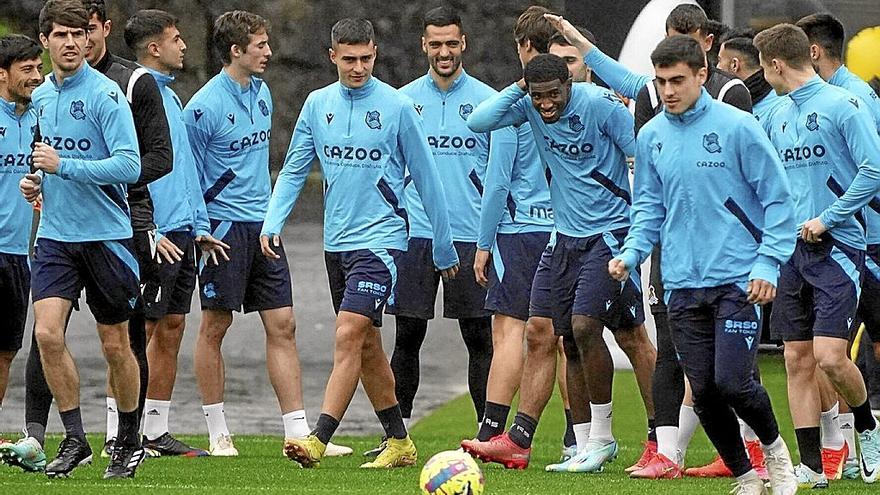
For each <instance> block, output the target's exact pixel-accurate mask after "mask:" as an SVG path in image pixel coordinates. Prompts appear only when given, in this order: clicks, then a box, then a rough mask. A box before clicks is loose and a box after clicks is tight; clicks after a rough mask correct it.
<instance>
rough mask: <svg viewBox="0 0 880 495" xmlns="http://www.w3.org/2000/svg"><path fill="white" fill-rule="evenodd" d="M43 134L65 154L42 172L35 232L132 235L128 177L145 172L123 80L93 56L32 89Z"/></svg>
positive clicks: (74, 238) (79, 236) (63, 237)
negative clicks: (99, 67)
mask: <svg viewBox="0 0 880 495" xmlns="http://www.w3.org/2000/svg"><path fill="white" fill-rule="evenodd" d="M32 101H33V105H34V108H35V109H36V110H37V115H38V119H39V125H40V133H41V134H42V136H43V142H44V143H46V144H48V145H49V146H52V147H53V148H55V150H56V151H57V152H58V156H59V157H60V158H61V161H60V165H59V167H58V171H57V173H55V174H45V177H44V179H43V187H42V190H43V209H42V215H41V218H40V227H39V229H38V230H37V238H38V239H40V238H45V239H52V240H55V241H63V242H86V241H104V240H116V239H128V238H130V237H131V236H132V229H131V217H130V216H129V215H130V214H129V209H128V201H127V200H126V185H127V184H131V183H134V182H135V181H137V180H138V177H139V176H140V171H141V166H140V156H139V154H138V141H137V133H136V132H135V127H134V120H133V118H132V116H131V108H129V106H128V101H126V99H125V95H124V94H122V92H121V91H120V89H119V86H118V85H117V84H116V83H115V82H113V81H112V80H110V79H108V78H107V77H105V76H104V75H102V74H101V73H99V72H98V71H96V70H95V69H92V68H91V67H89V66H88V64H85V63H84V64H83V66H82V67H81V68H80V69H79V70H78V71H77V72H76V73H75V74H73V75H71V76H68V77H66V78H64V80H63V82H62V83H61V84H58V82H57V80H56V79H55V75H54V74H51V75H49V77H47V78H46V81H45V82H44V83H43V84H42V85H40V87H38V88H37V89H35V90H34V93H33V95H32Z"/></svg>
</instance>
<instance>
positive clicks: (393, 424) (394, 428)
mask: <svg viewBox="0 0 880 495" xmlns="http://www.w3.org/2000/svg"><path fill="white" fill-rule="evenodd" d="M376 416H377V417H378V418H379V422H380V423H382V428H384V429H385V436H386V437H388V438H396V439H398V440H402V439H404V438H406V425H404V424H403V416H402V415H401V414H400V405H398V404H394V405H393V406H391V407H389V408H388V409H383V410H381V411H376Z"/></svg>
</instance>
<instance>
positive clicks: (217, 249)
mask: <svg viewBox="0 0 880 495" xmlns="http://www.w3.org/2000/svg"><path fill="white" fill-rule="evenodd" d="M196 244H198V245H199V249H201V250H202V255H203V256H207V257H210V258H211V260H212V261H214V264H215V265H219V264H220V262H219V261H218V260H217V253H220V257H221V258H223V259H224V260H226V261H229V255H228V254H226V250H227V249H229V245H228V244H226V243H225V242H223V241H221V240H219V239H215V238H214V236H212V235H200V236H196ZM206 263H207V262H206Z"/></svg>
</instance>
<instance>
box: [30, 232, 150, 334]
mask: <svg viewBox="0 0 880 495" xmlns="http://www.w3.org/2000/svg"><path fill="white" fill-rule="evenodd" d="M31 268H32V269H31V288H32V291H33V298H34V302H37V301H40V300H43V299H47V298H50V297H59V298H62V299H67V300H69V301H72V302H73V303H74V304H76V302H77V300H78V299H79V295H80V293H81V292H82V290H83V289H85V290H86V303H87V304H88V305H89V309H90V310H91V312H92V315H94V317H95V320H96V321H97V322H98V323H100V324H102V325H115V324H117V323H122V322H124V321H128V320H129V318H131V316H132V314H133V313H134V312H135V310H136V309H137V307H138V301H139V298H140V295H141V293H140V285H139V274H140V272H139V269H138V264H137V259H136V257H135V254H134V247H133V246H132V241H131V239H124V240H119V241H91V242H60V241H53V240H51V239H37V242H36V246H35V247H34V260H33V263H32V266H31Z"/></svg>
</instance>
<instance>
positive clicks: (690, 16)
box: [666, 3, 709, 35]
mask: <svg viewBox="0 0 880 495" xmlns="http://www.w3.org/2000/svg"><path fill="white" fill-rule="evenodd" d="M670 29H674V30H675V31H676V32H677V33H680V34H691V33H695V32H697V31H699V32H700V33H702V34H703V35H707V34H709V18H708V17H706V12H705V11H703V9H702V8H700V6H699V5H694V4H692V3H684V4H681V5H679V6H677V7H675V8H674V9H672V12H670V13H669V15H668V16H667V17H666V31H669V30H670Z"/></svg>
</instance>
